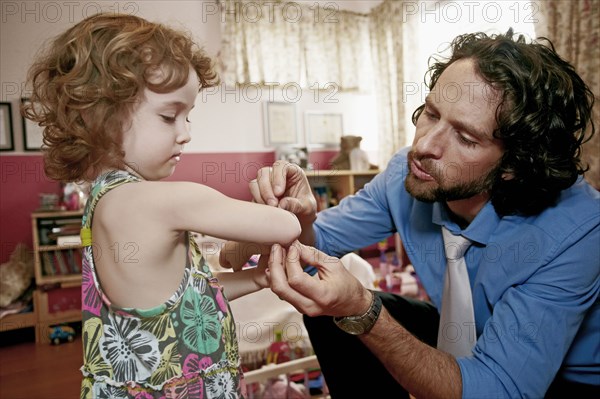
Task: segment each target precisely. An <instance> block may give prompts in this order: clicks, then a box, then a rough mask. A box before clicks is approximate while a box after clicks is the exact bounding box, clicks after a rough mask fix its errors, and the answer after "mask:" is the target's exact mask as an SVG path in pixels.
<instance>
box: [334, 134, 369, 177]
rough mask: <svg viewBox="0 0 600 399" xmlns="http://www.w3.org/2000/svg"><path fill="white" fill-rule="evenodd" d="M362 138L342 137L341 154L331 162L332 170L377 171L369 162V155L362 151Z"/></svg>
mask: <svg viewBox="0 0 600 399" xmlns="http://www.w3.org/2000/svg"><path fill="white" fill-rule="evenodd" d="M361 141H362V137H361V136H342V138H341V139H340V153H339V154H338V155H336V156H335V157H334V158H333V159H332V160H331V168H332V169H337V170H368V169H377V166H375V165H372V164H371V163H370V162H369V158H368V156H367V153H366V152H365V151H363V150H361V149H360V142H361Z"/></svg>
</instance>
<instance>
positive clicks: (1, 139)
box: [0, 102, 15, 151]
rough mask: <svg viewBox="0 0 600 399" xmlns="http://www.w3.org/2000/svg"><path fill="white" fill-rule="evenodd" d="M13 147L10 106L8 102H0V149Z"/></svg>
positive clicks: (12, 148)
mask: <svg viewBox="0 0 600 399" xmlns="http://www.w3.org/2000/svg"><path fill="white" fill-rule="evenodd" d="M14 149H15V141H14V140H13V124H12V106H11V104H10V103H5V102H2V103H0V151H12V150H14Z"/></svg>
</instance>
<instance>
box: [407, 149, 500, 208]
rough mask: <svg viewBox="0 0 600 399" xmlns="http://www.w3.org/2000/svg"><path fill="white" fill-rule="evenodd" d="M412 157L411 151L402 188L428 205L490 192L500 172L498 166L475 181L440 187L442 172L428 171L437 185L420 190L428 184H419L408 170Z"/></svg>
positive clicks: (442, 179)
mask: <svg viewBox="0 0 600 399" xmlns="http://www.w3.org/2000/svg"><path fill="white" fill-rule="evenodd" d="M413 157H414V154H412V151H411V153H409V156H408V161H407V162H408V171H409V174H408V176H407V177H406V180H405V181H404V186H405V187H406V191H408V193H409V194H410V195H412V196H413V197H415V198H416V199H418V200H419V201H423V202H429V203H432V202H449V201H458V200H463V199H467V198H471V197H474V196H475V195H478V194H481V193H484V192H489V191H491V189H492V186H493V184H494V181H495V180H496V176H497V174H498V171H499V170H500V165H499V164H498V165H496V166H495V167H493V168H492V169H491V170H490V171H489V172H488V173H487V174H486V175H483V176H481V177H479V178H478V179H476V180H471V181H467V182H460V183H457V184H455V185H452V186H449V187H442V184H440V182H443V181H444V176H443V172H438V171H429V170H428V173H429V174H430V175H431V176H432V177H433V178H434V182H436V183H437V185H436V186H435V187H431V188H429V189H422V187H425V186H426V185H427V184H430V182H420V181H419V179H418V178H417V177H416V176H414V175H413V174H412V172H411V170H410V163H411V160H412V159H413Z"/></svg>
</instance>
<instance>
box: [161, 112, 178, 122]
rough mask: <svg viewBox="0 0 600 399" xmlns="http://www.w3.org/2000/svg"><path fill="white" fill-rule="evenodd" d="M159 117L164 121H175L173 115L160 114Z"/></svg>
mask: <svg viewBox="0 0 600 399" xmlns="http://www.w3.org/2000/svg"><path fill="white" fill-rule="evenodd" d="M160 117H161V118H162V119H163V121H165V122H166V123H175V116H170V115H162V114H161V115H160Z"/></svg>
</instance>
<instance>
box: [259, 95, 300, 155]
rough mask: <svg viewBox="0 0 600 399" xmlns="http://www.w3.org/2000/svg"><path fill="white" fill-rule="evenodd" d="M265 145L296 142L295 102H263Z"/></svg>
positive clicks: (295, 143) (292, 143) (293, 143)
mask: <svg viewBox="0 0 600 399" xmlns="http://www.w3.org/2000/svg"><path fill="white" fill-rule="evenodd" d="M264 121H265V145H266V146H267V147H269V146H282V145H297V144H298V127H297V123H296V104H294V103H288V102H277V101H268V102H266V103H265V117H264Z"/></svg>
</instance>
